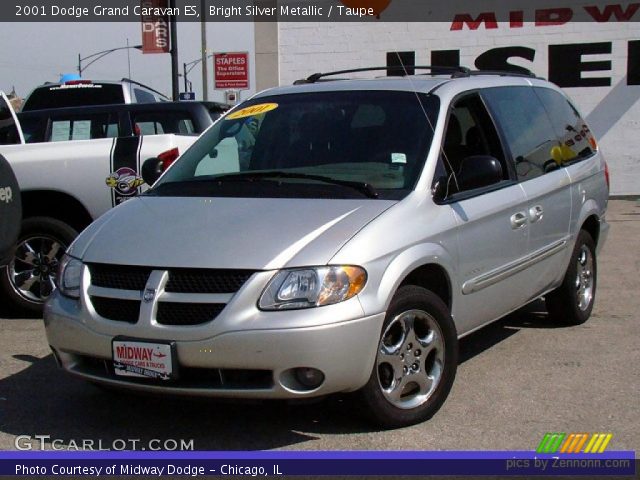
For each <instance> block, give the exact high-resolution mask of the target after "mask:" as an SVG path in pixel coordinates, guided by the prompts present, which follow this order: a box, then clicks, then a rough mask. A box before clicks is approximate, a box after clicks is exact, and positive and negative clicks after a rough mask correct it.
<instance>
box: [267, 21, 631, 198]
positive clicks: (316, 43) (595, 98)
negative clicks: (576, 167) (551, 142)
mask: <svg viewBox="0 0 640 480" xmlns="http://www.w3.org/2000/svg"><path fill="white" fill-rule="evenodd" d="M489 20H490V19H489ZM278 29H279V31H278V67H279V76H280V84H281V85H282V84H291V83H292V82H293V81H294V80H296V79H298V78H303V77H306V76H308V75H309V74H311V73H314V72H318V71H330V70H340V69H345V68H354V67H363V66H384V65H386V64H387V56H388V54H389V53H390V52H405V54H404V55H409V57H410V56H411V55H412V54H413V56H414V57H415V65H429V64H442V62H443V61H448V62H451V61H455V60H457V56H458V55H459V62H460V64H461V65H464V66H468V67H471V68H477V67H480V66H484V67H485V68H486V67H487V66H489V67H492V68H504V67H505V65H506V62H508V63H509V64H511V65H512V66H516V67H517V66H520V67H524V68H527V69H529V70H531V71H532V72H534V73H535V74H536V75H538V76H541V77H544V78H550V79H551V80H553V81H555V82H556V83H558V84H559V85H560V86H562V87H563V88H564V89H565V91H566V92H567V93H568V94H569V96H570V97H571V98H573V100H574V101H575V103H576V104H577V106H578V108H579V109H580V110H581V112H582V114H583V115H584V116H585V118H586V120H587V122H588V123H589V125H590V127H591V129H592V130H593V131H594V132H595V134H596V138H597V139H598V141H599V144H600V146H601V148H602V151H603V152H604V154H605V156H606V158H607V161H608V163H609V166H610V170H611V178H612V180H611V182H612V187H611V189H612V191H611V193H612V194H613V195H638V194H640V102H638V98H639V97H640V23H638V22H603V23H595V22H574V23H564V24H559V25H536V24H534V23H533V22H529V23H526V22H525V23H524V24H522V26H516V27H515V28H514V27H512V26H511V25H510V23H509V22H503V23H501V22H497V23H493V22H491V21H484V22H479V23H475V24H470V23H465V22H462V23H459V24H455V23H454V22H430V23H416V22H412V23H392V22H363V23H280V24H279V25H278ZM513 47H519V48H513ZM506 48H509V50H505V49H506ZM456 51H458V52H456ZM392 56H393V55H392ZM432 62H434V63H432ZM581 70H583V71H581Z"/></svg>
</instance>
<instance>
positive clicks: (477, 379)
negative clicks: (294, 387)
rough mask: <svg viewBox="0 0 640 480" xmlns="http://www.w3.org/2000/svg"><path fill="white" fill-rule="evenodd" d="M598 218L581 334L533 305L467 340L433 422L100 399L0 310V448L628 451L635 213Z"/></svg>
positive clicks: (639, 227) (636, 370) (618, 209)
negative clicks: (388, 426)
mask: <svg viewBox="0 0 640 480" xmlns="http://www.w3.org/2000/svg"><path fill="white" fill-rule="evenodd" d="M607 219H608V221H609V222H610V223H611V233H610V236H609V240H608V243H607V244H606V246H605V248H604V250H603V251H602V252H601V255H600V257H599V264H598V267H599V272H598V291H597V298H596V304H595V308H594V311H593V315H592V318H591V319H590V320H589V321H588V322H587V323H586V324H585V325H582V326H579V327H563V326H559V325H556V324H554V323H551V322H550V321H549V320H548V319H547V316H546V313H545V312H544V307H543V305H542V303H541V302H537V303H534V304H532V305H530V306H528V307H526V308H525V309H523V310H521V311H519V312H516V313H515V314H512V315H510V316H509V317H507V318H505V319H503V320H501V321H498V322H497V323H494V324H493V325H491V326H489V327H486V328H484V329H482V330H481V331H479V332H477V333H474V334H473V335H471V336H469V337H467V338H466V339H464V340H463V341H462V344H461V363H460V366H459V368H458V376H457V378H456V381H455V385H454V387H453V390H452V392H451V395H450V396H449V399H448V400H447V402H446V403H445V405H444V406H443V408H442V409H441V410H440V412H439V413H437V414H436V416H435V417H434V418H433V419H431V420H430V421H428V422H425V423H423V424H420V425H416V426H413V427H408V428H403V429H398V430H392V431H379V430H375V429H372V428H371V427H370V426H369V425H368V424H367V423H366V421H364V420H362V419H361V418H360V416H359V415H358V410H359V409H358V404H357V402H355V401H354V399H353V398H351V397H350V396H346V395H343V396H336V397H331V398H329V399H325V400H323V401H319V402H313V403H304V404H290V403H286V402H248V403H245V402H237V401H233V402H221V401H212V400H202V399H185V398H163V397H152V396H140V395H131V394H121V393H117V392H109V391H104V390H101V389H99V388H97V387H95V386H93V385H90V384H87V383H84V382H83V381H80V380H77V379H75V378H72V377H70V376H69V375H67V374H64V373H63V372H62V371H60V370H58V369H57V368H56V366H55V364H54V361H53V358H52V356H51V354H50V351H49V348H48V346H47V342H46V338H45V335H44V328H43V324H42V320H41V319H39V318H32V319H23V318H10V317H12V315H11V314H10V313H9V312H8V310H7V308H6V307H3V306H1V305H0V450H12V449H15V448H16V443H15V442H16V439H18V438H20V436H22V435H29V436H34V435H45V436H48V440H45V442H44V443H45V445H46V448H51V446H52V445H54V444H53V443H51V442H54V441H55V442H56V443H55V445H57V446H61V445H70V444H75V445H81V444H82V442H83V441H93V442H94V446H97V445H99V444H100V443H99V442H101V445H102V446H103V447H105V446H109V445H111V444H113V442H116V445H121V443H120V444H119V443H117V442H118V441H120V440H137V441H138V442H139V443H138V444H137V445H138V448H140V447H142V446H145V445H149V442H150V441H152V440H160V441H161V442H165V441H171V440H173V441H177V442H180V441H181V440H184V441H186V442H187V444H188V443H189V442H190V441H193V443H192V445H193V447H194V448H195V449H197V450H252V449H295V450H333V449H340V450H352V449H355V450H377V449H380V450H446V449H456V450H507V449H509V450H513V449H516V450H533V449H535V448H536V447H537V445H538V443H539V442H540V440H541V439H542V437H543V435H544V434H545V433H546V432H591V433H595V432H610V433H612V434H613V438H612V440H611V442H610V445H609V449H615V450H635V451H640V434H639V433H638V432H639V431H640V415H638V405H639V399H640V349H639V348H638V342H639V341H640V322H639V316H640V315H639V313H638V312H639V311H640V296H639V295H638V291H639V287H640V281H639V279H638V276H639V273H638V272H640V257H639V255H638V254H639V253H640V252H639V248H638V246H639V245H640V241H639V238H640V203H638V202H636V201H623V200H616V201H612V202H611V203H610V207H609V212H608V213H607ZM0 302H2V300H1V299H0ZM22 438H24V437H22ZM20 441H22V440H20ZM152 445H156V446H157V445H158V443H157V442H156V443H153V444H152ZM169 445H172V444H171V443H169Z"/></svg>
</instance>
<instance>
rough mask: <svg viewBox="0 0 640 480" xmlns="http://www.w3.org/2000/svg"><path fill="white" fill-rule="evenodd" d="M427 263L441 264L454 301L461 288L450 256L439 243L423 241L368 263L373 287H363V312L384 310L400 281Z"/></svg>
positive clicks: (361, 296) (373, 312)
mask: <svg viewBox="0 0 640 480" xmlns="http://www.w3.org/2000/svg"><path fill="white" fill-rule="evenodd" d="M430 264H433V265H437V266H439V267H442V268H443V269H444V271H445V272H446V275H447V277H448V278H449V282H450V285H449V286H450V290H451V292H452V299H453V302H454V304H455V296H456V292H459V291H460V287H459V285H458V282H457V281H456V275H455V269H454V265H455V263H454V260H453V257H452V255H451V254H450V253H449V252H448V251H447V250H446V249H445V248H444V247H443V246H442V245H440V244H435V243H423V244H418V245H414V246H412V247H409V248H407V249H406V250H403V251H401V252H399V253H397V254H396V255H395V256H393V257H392V258H389V257H385V258H382V259H379V260H377V261H375V262H372V264H370V265H368V268H367V271H368V274H369V282H368V283H369V286H370V287H373V288H365V290H363V292H362V293H361V294H360V302H361V304H362V308H363V309H364V311H365V314H367V315H370V314H375V313H380V312H384V311H386V310H387V309H388V308H389V303H391V298H392V297H393V295H394V294H395V292H396V290H397V289H398V287H399V286H400V284H401V283H402V281H403V280H404V279H405V278H407V276H408V275H409V274H410V273H411V272H413V271H414V270H416V269H417V268H419V267H422V266H424V265H430Z"/></svg>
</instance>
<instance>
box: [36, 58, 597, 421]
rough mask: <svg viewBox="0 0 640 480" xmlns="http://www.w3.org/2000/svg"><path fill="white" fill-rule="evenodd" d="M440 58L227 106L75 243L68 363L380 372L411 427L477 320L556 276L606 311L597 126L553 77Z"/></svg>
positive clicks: (106, 380) (519, 301)
mask: <svg viewBox="0 0 640 480" xmlns="http://www.w3.org/2000/svg"><path fill="white" fill-rule="evenodd" d="M424 68H427V67H424ZM334 73H335V72H334ZM338 73H340V74H342V75H344V74H345V73H347V72H338ZM431 73H432V75H428V76H409V77H404V78H401V77H394V78H379V79H363V80H341V81H318V80H320V79H321V78H322V77H325V76H327V75H320V74H317V75H314V76H312V77H310V78H309V79H307V80H306V81H304V82H298V83H299V84H297V85H295V86H291V87H281V88H275V89H272V90H268V91H265V92H262V93H260V94H258V95H256V96H255V97H253V98H252V99H251V100H249V101H247V102H245V103H243V104H242V105H240V106H238V107H237V108H235V109H234V110H232V111H231V112H229V113H228V114H226V115H225V116H224V117H222V119H221V120H219V121H218V122H217V123H215V124H214V125H213V126H212V127H211V128H210V129H209V130H208V131H207V132H205V133H204V134H203V135H202V137H201V138H200V139H199V140H198V141H197V142H196V143H195V144H194V145H193V146H192V147H191V148H190V149H189V150H187V151H186V152H185V153H184V154H183V155H182V157H181V158H179V159H178V160H177V161H176V162H175V163H174V164H173V165H172V166H171V167H170V168H169V169H168V170H167V171H166V172H165V173H164V174H163V175H162V176H161V178H160V179H159V180H157V182H156V183H155V185H154V186H153V188H152V189H150V190H149V191H148V192H147V193H146V194H144V195H142V196H139V197H137V198H134V199H131V200H129V201H127V202H125V203H124V204H123V205H121V206H119V207H117V208H115V209H113V210H111V211H109V212H108V213H106V214H105V215H104V216H102V217H101V218H100V219H99V220H97V221H96V222H94V223H93V224H92V225H91V226H89V227H88V228H87V229H86V230H85V231H84V232H83V233H82V234H81V235H80V237H78V239H77V240H76V241H75V242H74V243H73V245H72V246H71V247H70V248H69V250H68V252H67V255H66V256H65V258H64V261H63V265H62V267H61V271H60V278H59V289H58V290H57V291H56V293H55V294H54V295H52V297H51V299H50V301H49V302H48V304H47V305H46V308H45V324H46V331H47V336H48V339H49V344H50V345H51V346H52V348H53V351H54V355H55V358H56V359H57V361H58V363H59V365H60V366H62V367H63V368H64V369H65V370H67V371H68V372H70V373H73V374H75V375H78V376H80V377H82V378H85V379H87V380H90V381H92V382H98V383H102V384H106V385H109V386H111V387H122V388H127V389H133V390H144V391H148V392H157V393H165V392H166V393H177V394H188V395H202V396H212V397H244V398H308V397H315V396H321V395H326V394H331V393H335V392H358V395H359V397H358V398H359V399H360V400H359V401H361V403H362V409H363V411H366V412H368V413H369V414H370V416H371V417H372V418H373V419H374V421H375V422H377V423H378V424H379V425H382V426H385V427H397V426H402V425H408V424H412V423H416V422H420V421H423V420H425V419H427V418H429V417H431V416H432V415H433V414H434V413H435V412H436V411H437V410H438V409H439V408H440V406H441V405H442V404H443V402H444V401H445V398H446V397H447V395H448V393H449V390H450V389H451V385H452V383H453V380H454V377H455V373H456V367H457V363H458V340H459V339H460V338H461V337H464V336H465V335H468V334H469V333H471V332H473V331H475V330H477V329H479V328H481V327H483V326H484V325H487V324H488V323H490V322H493V321H494V320H496V319H498V318H500V317H503V316H504V315H506V314H508V313H509V312H512V311H514V310H516V309H518V308H520V307H522V306H523V305H526V304H527V303H529V302H531V301H533V300H536V299H538V298H540V297H542V296H544V298H545V300H546V303H547V305H548V309H549V313H550V315H551V316H552V317H553V318H554V319H555V320H556V321H558V322H565V323H569V324H580V323H583V322H585V321H586V320H587V318H588V317H589V315H590V313H591V310H592V308H593V303H594V298H595V291H596V252H597V251H598V249H599V248H600V247H601V246H602V244H603V243H604V241H605V238H606V234H607V232H608V224H607V223H606V222H605V209H606V206H607V198H608V173H607V169H606V164H605V161H604V160H603V158H602V155H601V154H600V152H599V150H598V147H597V145H596V141H595V139H594V137H593V135H592V133H591V131H590V130H589V128H588V127H587V125H586V124H585V122H584V120H583V119H582V118H581V116H580V114H579V113H578V112H577V110H576V109H575V108H574V106H573V105H572V103H571V102H570V101H569V100H568V99H567V97H566V96H565V95H564V94H563V93H562V92H561V91H560V90H559V89H558V88H557V87H555V86H554V85H552V84H550V83H548V82H546V81H544V80H541V79H537V78H535V77H533V76H532V77H525V76H513V75H508V74H495V73H494V74H487V73H483V72H470V71H468V70H466V69H463V68H460V69H451V70H445V69H443V68H438V69H437V72H431ZM433 73H437V74H435V75H433ZM445 73H447V74H445ZM154 162H157V161H156V160H154V159H150V160H148V161H147V164H146V165H145V167H147V168H143V171H145V172H146V176H147V178H146V180H147V182H149V183H150V184H151V183H153V181H154V180H155V178H153V174H154V173H155V172H157V171H158V168H156V167H157V165H155V163H154ZM149 164H150V165H149Z"/></svg>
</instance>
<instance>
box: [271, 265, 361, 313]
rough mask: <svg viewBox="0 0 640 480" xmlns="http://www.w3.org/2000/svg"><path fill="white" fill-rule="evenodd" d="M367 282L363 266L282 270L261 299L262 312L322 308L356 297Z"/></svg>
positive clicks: (272, 280)
mask: <svg viewBox="0 0 640 480" xmlns="http://www.w3.org/2000/svg"><path fill="white" fill-rule="evenodd" d="M366 282H367V272H365V271H364V269H362V268H360V267H350V266H335V267H315V268H305V269H295V270H294V269H292V270H281V271H279V272H278V273H276V275H275V276H274V277H273V278H272V279H271V281H270V282H269V285H267V288H266V289H265V291H264V293H263V294H262V296H261V297H260V302H259V304H258V306H259V307H260V308H261V309H262V310H289V309H297V308H311V307H322V306H324V305H332V304H334V303H338V302H344V301H345V300H348V299H350V298H351V297H353V296H355V295H357V294H358V293H360V292H361V291H362V289H363V288H364V285H365V283H366Z"/></svg>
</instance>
